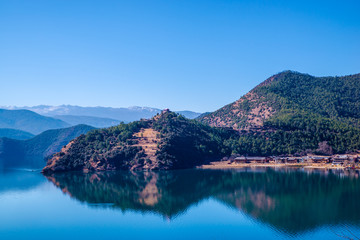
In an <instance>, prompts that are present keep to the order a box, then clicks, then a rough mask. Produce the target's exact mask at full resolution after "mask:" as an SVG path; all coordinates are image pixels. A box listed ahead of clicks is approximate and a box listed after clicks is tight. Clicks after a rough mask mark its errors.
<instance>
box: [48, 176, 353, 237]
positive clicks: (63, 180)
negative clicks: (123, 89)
mask: <svg viewBox="0 0 360 240" xmlns="http://www.w3.org/2000/svg"><path fill="white" fill-rule="evenodd" d="M47 178H48V179H49V180H50V181H51V182H53V183H54V184H55V185H56V186H57V187H59V188H60V189H61V190H62V191H63V192H64V193H66V194H68V195H70V196H71V197H72V198H74V199H77V200H78V201H81V202H83V203H86V204H88V205H89V206H92V207H106V208H113V209H118V210H121V211H128V210H133V211H134V210H135V211H140V212H149V211H150V212H153V213H157V214H161V215H162V216H164V217H165V218H169V219H172V218H174V217H176V216H177V215H179V214H181V213H183V212H185V211H186V210H187V209H188V208H189V207H190V206H192V205H194V204H197V203H198V202H200V201H202V200H203V199H207V198H213V199H216V200H218V201H220V202H222V203H224V204H226V205H227V206H230V207H231V208H232V209H234V210H235V211H241V212H243V213H245V214H247V215H248V216H250V217H251V218H253V219H254V220H255V221H260V222H263V223H266V224H269V225H270V226H272V227H273V228H276V229H277V230H279V231H283V232H287V233H289V234H297V233H301V232H304V231H308V230H312V229H314V228H317V227H321V226H324V225H339V224H351V225H357V226H360V211H359V208H358V204H359V202H360V180H359V175H358V173H357V172H343V171H339V172H334V171H333V172H331V171H310V170H309V171H302V170H289V169H280V170H274V169H259V170H255V171H254V170H249V169H243V170H241V171H220V170H183V171H170V172H135V173H131V172H104V173H89V174H83V173H61V174H54V175H50V176H47ZM209 211H211V209H210V210H209Z"/></svg>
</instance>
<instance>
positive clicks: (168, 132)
mask: <svg viewBox="0 0 360 240" xmlns="http://www.w3.org/2000/svg"><path fill="white" fill-rule="evenodd" d="M234 133H235V131H229V130H225V129H217V128H212V127H210V126H207V125H204V124H202V123H199V122H197V121H195V120H189V119H186V118H185V117H183V116H182V115H179V114H176V113H173V112H170V111H167V110H164V111H163V112H162V113H161V114H158V115H156V116H155V117H153V118H152V119H150V120H141V121H134V122H131V123H128V124H124V123H122V124H120V125H118V126H115V127H110V128H105V129H97V130H94V131H91V132H89V133H87V134H86V135H82V136H79V137H78V138H76V139H74V140H73V141H71V142H70V143H69V144H68V145H67V146H65V147H64V148H63V149H62V150H61V151H60V152H59V153H56V154H54V156H53V157H52V158H51V159H50V160H49V162H48V165H47V166H46V167H45V168H44V172H53V171H69V170H83V171H94V170H99V171H104V170H118V169H125V170H128V169H131V170H135V169H151V170H166V169H180V168H191V167H194V166H198V165H201V164H204V163H205V162H206V161H208V160H212V159H216V160H218V159H220V158H221V157H223V156H227V155H229V154H231V149H230V148H229V147H227V146H226V142H227V140H228V139H231V137H232V136H233V134H234ZM235 135H236V134H235Z"/></svg>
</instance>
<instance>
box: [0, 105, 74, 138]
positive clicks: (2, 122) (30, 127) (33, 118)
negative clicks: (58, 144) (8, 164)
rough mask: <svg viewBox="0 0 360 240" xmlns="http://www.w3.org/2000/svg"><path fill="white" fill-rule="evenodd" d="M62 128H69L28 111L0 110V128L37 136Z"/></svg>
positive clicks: (54, 120)
mask: <svg viewBox="0 0 360 240" xmlns="http://www.w3.org/2000/svg"><path fill="white" fill-rule="evenodd" d="M64 127H70V124H68V123H66V122H64V121H62V120H60V119H55V118H52V117H45V116H42V115H40V114H37V113H35V112H32V111H29V110H6V109H0V128H11V129H17V130H22V131H25V132H29V133H31V134H39V133H41V132H43V131H46V130H49V129H59V128H64Z"/></svg>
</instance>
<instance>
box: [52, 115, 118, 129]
mask: <svg viewBox="0 0 360 240" xmlns="http://www.w3.org/2000/svg"><path fill="white" fill-rule="evenodd" d="M54 118H56V119H60V120H62V121H64V122H67V123H69V124H71V125H78V124H86V125H90V126H93V127H96V128H105V127H111V126H116V125H118V124H120V122H121V121H119V120H116V119H111V118H100V117H90V116H74V115H55V116H54Z"/></svg>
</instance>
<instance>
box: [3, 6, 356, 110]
mask: <svg viewBox="0 0 360 240" xmlns="http://www.w3.org/2000/svg"><path fill="white" fill-rule="evenodd" d="M288 69H289V70H295V71H299V72H304V73H309V74H312V75H315V76H328V75H347V74H354V73H359V72H360V1H359V0H354V1H347V0H342V1H340V0H336V1H333V0H327V1H316V0H311V1H308V0H301V1H291V0H284V1H280V0H279V1H270V0H264V1H254V0H249V1H231V0H218V1H215V0H204V1H201V0H167V1H157V0H144V1H139V0H127V1H121V0H114V1H111V0H99V1H91V0H84V1H78V0H44V1H40V0H31V1H30V0H23V1H20V0H0V81H1V86H0V105H16V106H24V105H27V106H32V105H38V104H47V105H61V104H72V105H80V106H110V107H128V106H149V107H157V108H170V109H172V110H185V109H187V110H194V111H200V112H204V111H213V110H216V109H217V108H220V107H222V106H223V105H225V104H228V103H230V102H233V101H235V100H237V99H238V98H239V97H240V96H242V95H243V94H245V93H246V92H247V91H249V90H251V89H252V88H253V87H255V86H256V85H257V84H259V83H260V82H262V81H263V80H265V79H266V78H268V77H270V76H271V75H273V74H276V73H278V72H280V71H283V70H288Z"/></svg>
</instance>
